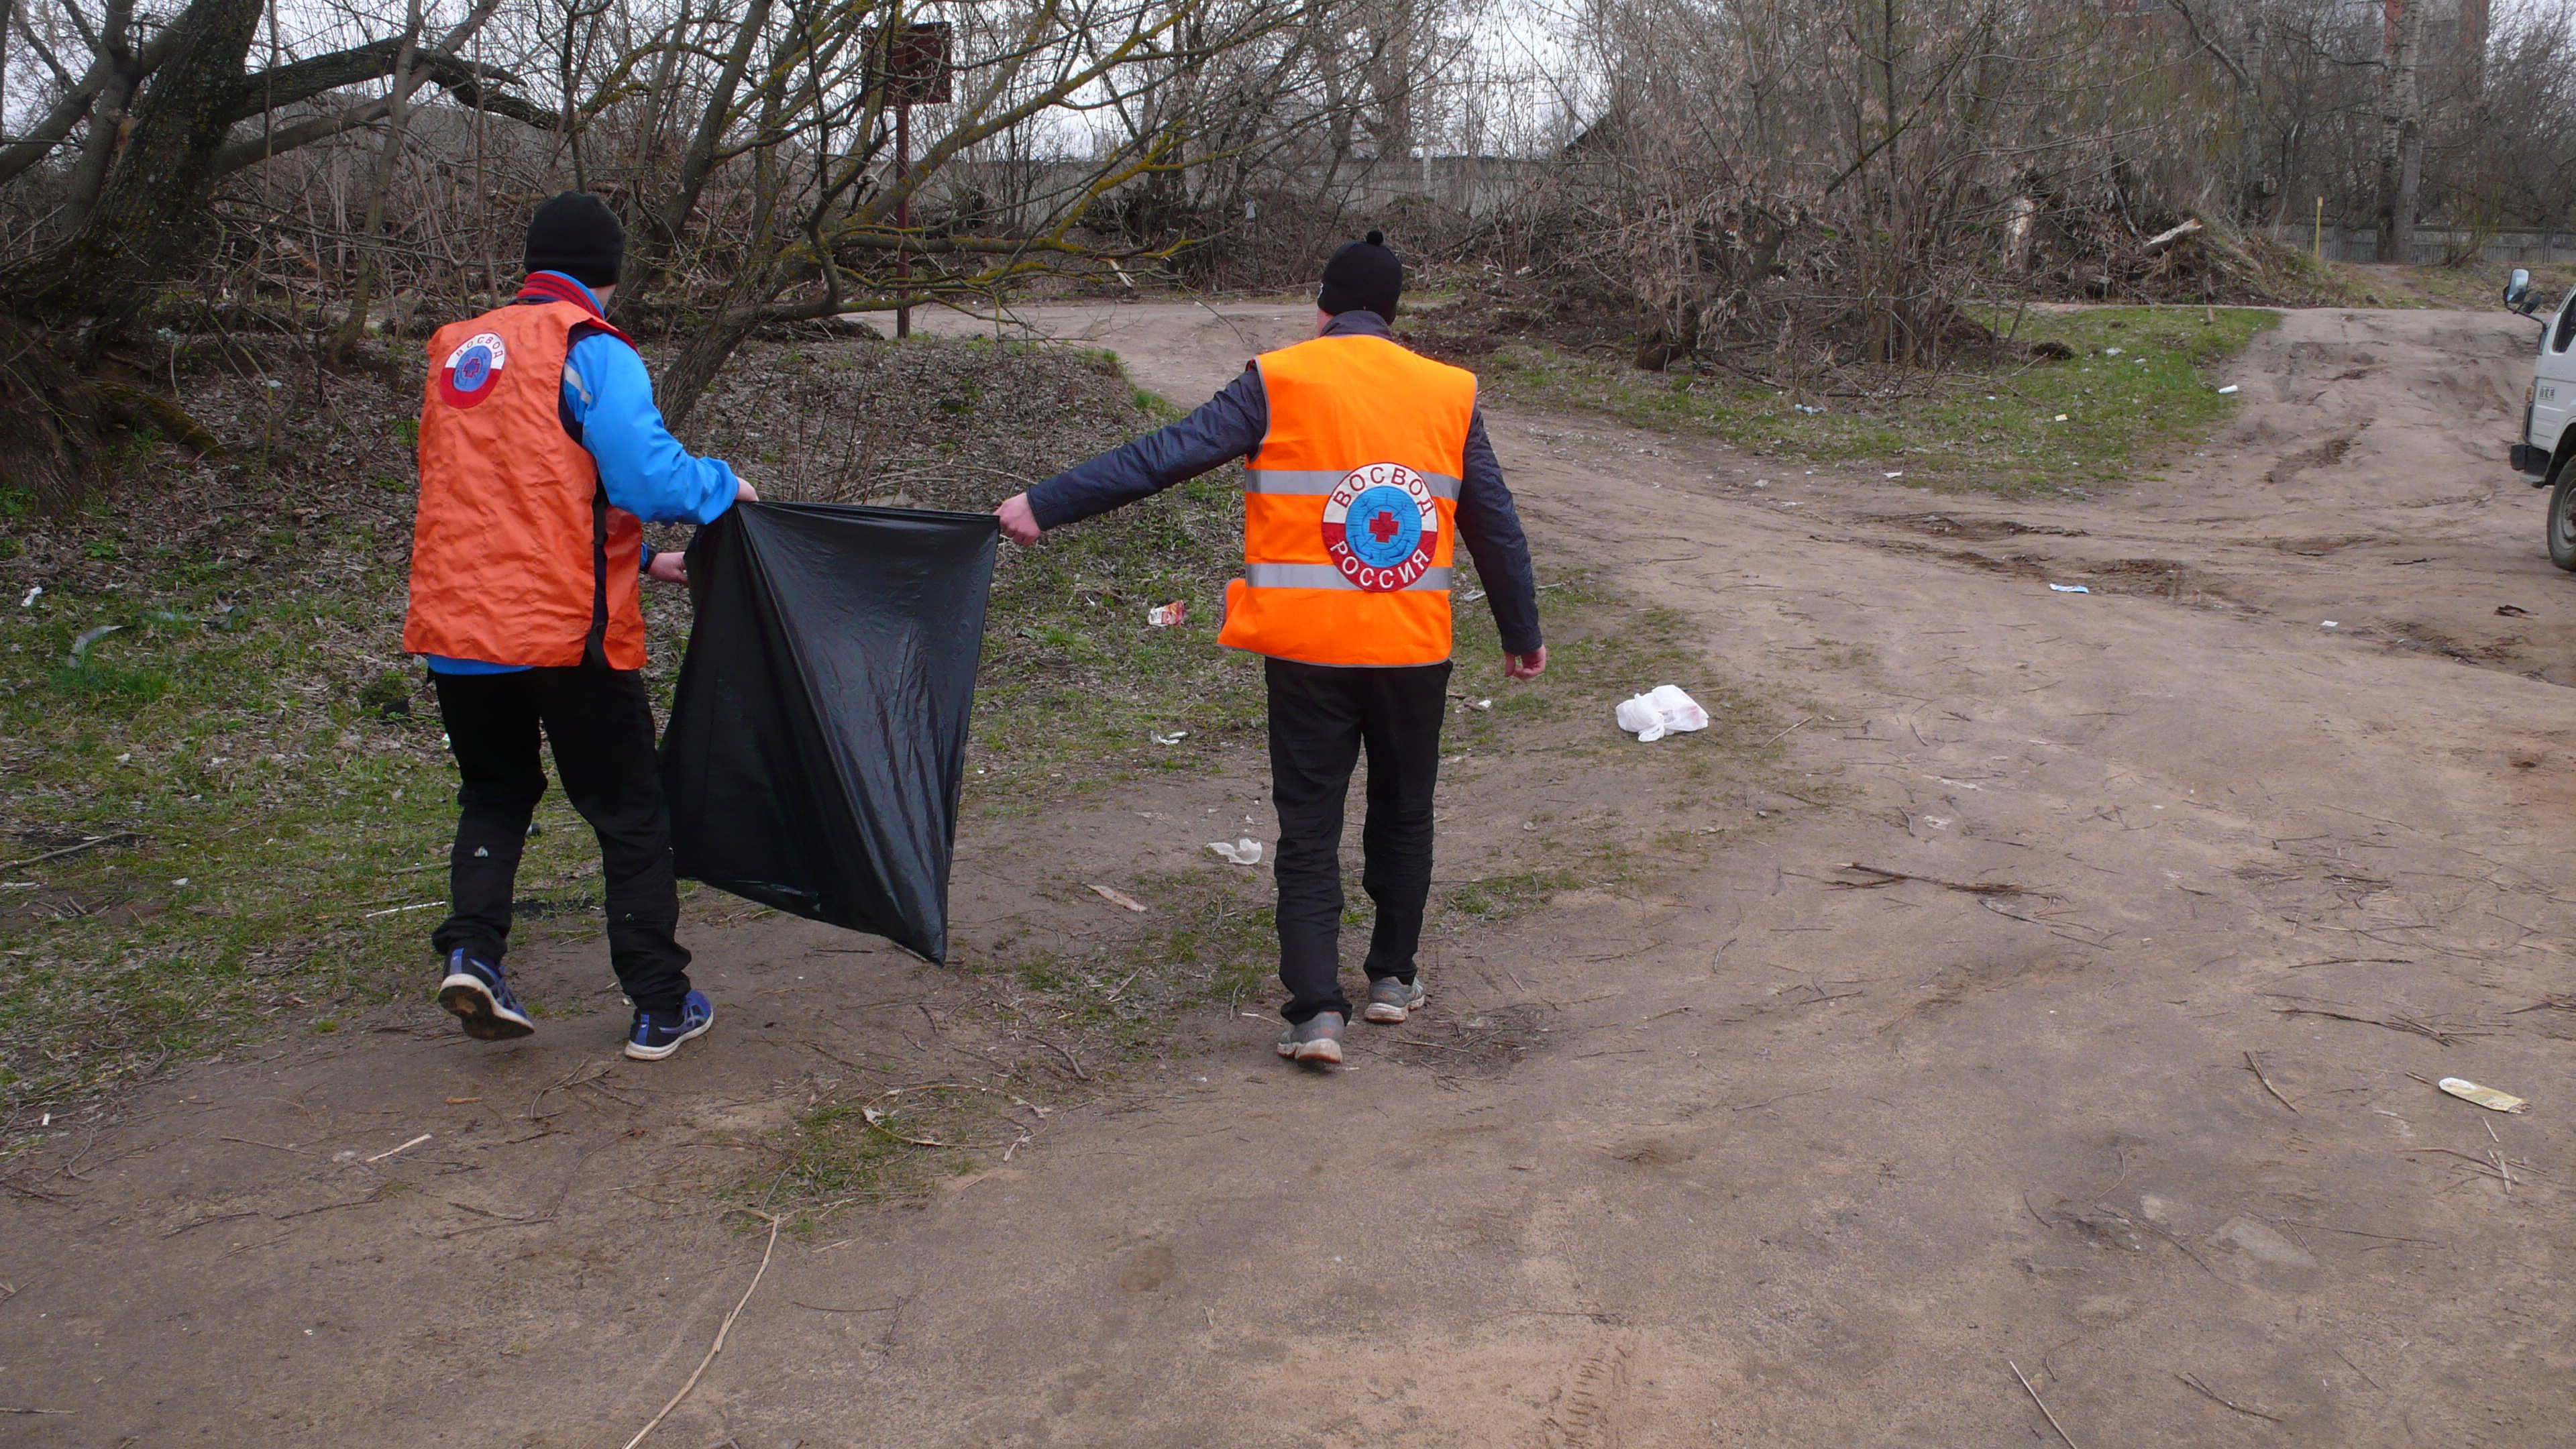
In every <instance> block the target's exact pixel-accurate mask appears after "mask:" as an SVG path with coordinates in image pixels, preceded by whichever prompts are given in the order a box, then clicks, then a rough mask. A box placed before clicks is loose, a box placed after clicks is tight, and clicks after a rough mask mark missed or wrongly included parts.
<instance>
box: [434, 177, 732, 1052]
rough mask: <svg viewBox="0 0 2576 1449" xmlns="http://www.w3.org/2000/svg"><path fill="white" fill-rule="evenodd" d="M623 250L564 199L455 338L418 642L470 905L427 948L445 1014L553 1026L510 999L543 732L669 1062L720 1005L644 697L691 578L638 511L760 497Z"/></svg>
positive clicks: (617, 950)
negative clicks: (505, 299) (433, 699)
mask: <svg viewBox="0 0 2576 1449" xmlns="http://www.w3.org/2000/svg"><path fill="white" fill-rule="evenodd" d="M625 246H626V236H625V231H624V229H623V228H622V227H620V226H619V225H618V221H617V217H616V215H615V214H614V213H613V212H611V211H610V210H609V209H608V207H607V205H606V204H605V203H603V202H602V201H600V200H599V198H597V197H595V196H586V195H582V194H579V193H576V192H565V193H564V194H562V195H560V196H557V197H555V198H554V199H552V200H550V201H548V202H546V203H545V204H544V205H542V206H540V207H538V208H537V213H536V217H535V219H534V220H532V221H531V222H530V223H529V224H528V245H527V269H528V279H527V281H526V283H525V284H524V285H522V286H521V288H520V289H519V295H518V296H517V297H516V298H515V299H513V300H512V301H511V303H510V304H509V305H508V306H505V307H500V308H497V309H495V310H493V311H490V312H486V313H484V314H483V315H482V316H480V317H477V318H474V319H473V320H471V321H467V322H454V323H450V324H449V325H447V326H445V327H442V328H440V329H439V331H438V334H437V335H436V336H435V337H432V338H431V339H430V342H429V387H428V395H427V396H426V397H425V398H424V399H423V401H422V403H421V412H420V511H419V514H418V516H417V519H416V521H415V523H414V525H413V531H412V552H411V607H410V611H409V613H408V614H407V615H406V616H405V618H404V620H403V648H404V649H406V650H408V651H410V652H412V653H415V654H420V655H425V656H427V658H428V662H429V670H430V678H431V680H432V681H433V682H434V683H435V684H436V686H437V689H438V712H439V718H440V719H441V720H442V721H443V722H444V723H445V725H446V727H447V739H448V746H449V748H450V749H451V750H452V751H453V752H454V753H455V756H456V768H457V772H458V774H460V775H461V776H462V777H463V785H462V787H461V788H460V789H459V790H458V791H457V804H458V806H459V807H460V813H459V818H458V821H457V826H456V843H455V845H454V847H453V848H452V849H451V850H450V852H449V855H448V890H449V894H450V896H451V898H452V901H453V909H452V910H451V912H450V913H449V915H448V917H447V919H446V920H445V921H444V922H442V923H441V924H440V925H439V928H438V931H437V933H436V935H435V936H434V937H433V938H432V939H433V940H434V941H435V943H436V945H437V949H438V952H439V954H440V956H441V957H442V958H443V960H444V963H445V974H444V975H443V977H442V978H441V980H440V982H439V987H438V1002H439V1004H440V1005H441V1006H444V1007H446V1008H447V1009H448V1010H449V1011H451V1012H453V1013H455V1014H456V1016H457V1017H458V1018H460V1019H461V1020H462V1021H463V1022H464V1024H465V1031H466V1034H467V1035H469V1036H473V1037H477V1038H480V1039H482V1040H485V1041H503V1040H507V1039H509V1038H512V1037H522V1036H526V1035H528V1034H529V1033H530V1032H532V1031H534V1030H536V1023H534V1022H532V1021H530V1020H529V1019H528V1015H527V1013H526V1012H525V1011H523V1010H521V1009H520V1007H519V1003H518V1000H517V998H516V997H515V996H514V995H513V993H512V992H511V990H510V984H509V980H508V977H507V975H506V974H505V973H504V972H503V970H502V967H501V957H502V953H503V951H504V949H505V948H506V947H507V945H508V942H509V936H510V915H511V898H512V892H513V889H514V887H515V884H516V881H517V877H518V870H519V848H520V845H521V843H522V842H523V841H525V840H526V838H527V836H528V821H529V817H530V815H531V814H532V813H533V812H534V811H535V809H536V805H537V800H538V798H539V797H541V796H543V795H544V794H545V792H546V774H545V766H544V764H543V762H542V761H541V760H540V759H539V757H538V737H539V734H540V732H542V734H543V736H544V739H545V742H546V743H547V744H548V745H550V746H552V748H553V753H554V759H555V772H556V773H557V774H558V775H560V776H562V777H563V787H564V794H565V795H566V796H567V797H568V798H570V799H571V801H572V805H573V808H574V809H576V810H578V811H580V812H581V816H582V818H583V819H584V820H587V821H589V822H590V826H591V829H592V830H593V831H594V832H595V833H597V835H598V836H599V850H600V857H601V863H602V866H603V885H604V894H605V895H606V905H607V914H608V946H609V958H610V961H611V962H612V964H613V965H614V966H615V967H616V970H617V980H618V983H619V985H620V986H622V987H623V988H624V989H625V992H626V997H627V999H628V1000H629V1001H630V1002H632V1003H633V1004H634V1007H635V1019H634V1021H633V1022H632V1023H631V1024H630V1025H629V1027H628V1030H627V1036H626V1054H627V1055H628V1056H630V1057H635V1058H638V1059H640V1060H644V1061H658V1060H660V1059H662V1058H664V1057H667V1056H669V1055H671V1054H672V1053H673V1052H675V1051H678V1050H679V1049H680V1044H681V1043H682V1042H685V1041H688V1040H690V1039H691V1038H693V1037H697V1036H700V1035H703V1034H704V1033H705V1032H706V1030H707V1028H708V1027H710V1026H712V1025H713V1024H714V1022H715V1008H714V1007H713V1006H712V1005H710V1004H709V1003H708V1001H707V998H706V996H705V995H704V994H703V993H701V992H698V991H693V990H691V989H690V987H689V975H688V966H689V953H688V952H687V951H686V950H685V949H683V948H682V947H681V946H680V943H679V942H678V941H677V940H676V939H674V931H675V928H676V927H677V926H678V924H679V919H680V901H679V891H678V885H677V882H676V881H675V880H674V879H673V876H672V868H671V817H670V810H669V808H668V807H667V806H666V805H665V804H664V803H663V799H662V775H661V769H660V765H659V763H658V761H657V760H656V759H655V758H654V751H653V707H652V702H651V700H650V698H649V697H648V696H647V694H646V692H645V688H644V681H643V676H642V673H641V671H642V670H643V667H644V613H643V608H642V606H641V603H640V601H639V593H640V591H639V589H638V588H637V579H638V578H639V577H641V576H642V575H645V574H650V575H651V576H652V577H654V578H656V579H661V580H664V581H665V582H673V583H678V582H685V581H686V579H687V573H686V571H685V569H684V567H683V564H682V560H681V559H680V558H679V557H678V556H676V555H674V554H670V553H662V554H655V553H654V552H652V551H651V550H650V549H647V548H645V547H643V527H642V523H643V521H651V522H655V523H667V522H676V521H680V520H684V519H685V520H688V521H692V522H696V523H712V522H714V521H715V520H716V518H717V517H718V516H719V515H721V514H722V513H723V512H724V511H725V510H726V509H728V508H731V507H732V506H733V505H734V502H735V501H736V500H737V499H743V500H749V499H753V498H756V497H758V496H759V495H757V494H756V493H754V492H753V491H752V488H751V485H750V484H748V483H745V482H742V481H741V480H740V479H737V478H736V477H735V476H734V474H733V470H732V469H731V468H729V467H727V466H726V465H725V464H723V463H720V462H716V461H714V460H712V459H704V458H693V457H691V456H690V455H689V453H688V451H687V450H686V449H683V448H682V447H681V446H680V445H679V443H678V442H677V441H676V440H674V439H673V438H672V437H671V433H670V429H669V428H667V427H665V426H664V425H663V422H662V414H661V412H660V410H659V409H657V408H655V407H654V405H653V381H652V379H651V377H649V376H648V375H647V374H646V373H645V371H644V362H643V359H642V358H640V357H638V356H637V355H636V353H635V346H634V344H633V343H632V342H630V341H628V340H627V337H626V335H625V334H624V333H622V332H620V331H618V330H617V329H616V328H615V327H612V326H610V325H609V324H608V319H607V317H606V315H605V310H606V308H607V305H608V299H609V297H610V295H611V294H612V293H613V292H614V291H615V289H616V282H617V272H618V266H619V264H620V262H621V261H622V259H623V256H624V253H625Z"/></svg>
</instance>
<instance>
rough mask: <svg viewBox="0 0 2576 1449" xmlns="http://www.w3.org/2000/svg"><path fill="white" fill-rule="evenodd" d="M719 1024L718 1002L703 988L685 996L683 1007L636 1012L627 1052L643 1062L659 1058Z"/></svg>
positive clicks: (627, 1041)
mask: <svg viewBox="0 0 2576 1449" xmlns="http://www.w3.org/2000/svg"><path fill="white" fill-rule="evenodd" d="M715 1024H716V1008H715V1003H713V1002H711V1001H709V1000H707V996H706V993H705V992H703V991H692V992H690V993H689V994H688V995H687V996H685V997H683V998H681V1001H680V1009H679V1010H678V1011H676V1012H671V1011H646V1010H644V1009H642V1008H641V1007H638V1008H637V1009H636V1012H635V1030H634V1032H633V1033H632V1034H630V1035H629V1036H628V1037H627V1038H626V1054H627V1055H628V1056H630V1057H633V1058H634V1059H635V1060H637V1061H639V1062H658V1061H660V1060H661V1059H662V1058H664V1057H667V1056H669V1055H670V1054H671V1053H673V1052H675V1051H678V1050H679V1049H680V1043H682V1042H684V1041H687V1040H689V1039H690V1038H691V1037H700V1036H705V1035H706V1034H707V1028H708V1027H711V1026H713V1025H715Z"/></svg>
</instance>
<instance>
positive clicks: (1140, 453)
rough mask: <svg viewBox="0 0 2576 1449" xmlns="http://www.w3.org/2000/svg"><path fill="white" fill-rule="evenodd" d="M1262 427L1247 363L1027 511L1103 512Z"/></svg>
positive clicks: (1065, 516)
mask: <svg viewBox="0 0 2576 1449" xmlns="http://www.w3.org/2000/svg"><path fill="white" fill-rule="evenodd" d="M1269 431H1270V398H1269V396H1268V394H1266V393H1264V392H1263V391H1262V390H1261V373H1260V372H1259V370H1257V369H1255V368H1250V367H1247V368H1245V369H1244V370H1243V372H1242V374H1241V375H1240V376H1238V377H1236V378H1235V380H1234V381H1232V382H1230V383H1227V384H1226V385H1225V390H1224V391H1223V392H1220V393H1218V394H1217V395H1216V396H1214V397H1212V398H1209V399H1208V400H1207V401H1206V402H1204V403H1202V404H1200V405H1199V407H1198V409H1197V411H1195V412H1192V413H1191V414H1190V415H1189V416H1188V417H1185V418H1183V419H1181V420H1180V421H1179V422H1177V423H1174V424H1172V425H1171V426H1170V427H1168V428H1160V429H1157V430H1156V431H1154V432H1150V433H1147V434H1146V435H1145V436H1143V437H1141V438H1138V439H1137V440H1136V441H1134V442H1132V443H1129V444H1128V445H1127V446H1125V447H1123V448H1116V449H1112V450H1111V451H1109V452H1106V453H1103V454H1101V455H1100V456H1099V457H1097V458H1094V459H1092V460H1091V461H1090V462H1088V463H1084V464H1081V465H1079V466H1077V467H1073V468H1068V469H1066V470H1065V471H1063V472H1061V473H1058V474H1056V475H1055V476H1054V477H1052V478H1049V479H1048V480H1046V481H1045V482H1044V483H1041V484H1039V485H1038V486H1036V487H1035V488H1032V489H1030V490H1029V511H1030V512H1031V513H1033V514H1035V515H1036V516H1037V520H1038V527H1040V528H1057V527H1061V526H1062V525H1064V524H1068V523H1075V522H1079V521H1080V520H1082V519H1085V518H1089V517H1091V516H1092V515H1093V514H1096V513H1107V512H1108V511H1109V510H1111V509H1113V508H1118V507H1122V506H1124V505H1126V504H1129V503H1133V502H1135V501H1136V500H1137V499H1139V498H1147V497H1151V496H1152V495H1154V494H1156V493H1160V492H1162V491H1163V490H1164V489H1166V488H1169V487H1171V486H1172V485H1173V484H1175V483H1186V482H1188V481H1189V480H1190V479H1192V478H1196V477H1197V476H1199V475H1200V474H1202V473H1206V472H1211V471H1213V470H1215V469H1218V468H1222V467H1224V466H1225V465H1226V464H1228V463H1231V462H1233V461H1234V460H1235V459H1237V458H1241V457H1244V456H1247V455H1248V454H1250V453H1251V452H1252V451H1253V450H1254V449H1256V448H1258V447H1260V446H1261V439H1262V437H1263V435H1265V434H1267V433H1268V432H1269ZM1504 505H1505V508H1506V511H1508V509H1509V506H1510V498H1509V496H1508V495H1506V497H1505V499H1504ZM1514 528H1515V530H1517V528H1518V525H1517V524H1516V525H1514ZM1514 536H1515V537H1517V536H1518V534H1517V531H1516V532H1515V534H1514Z"/></svg>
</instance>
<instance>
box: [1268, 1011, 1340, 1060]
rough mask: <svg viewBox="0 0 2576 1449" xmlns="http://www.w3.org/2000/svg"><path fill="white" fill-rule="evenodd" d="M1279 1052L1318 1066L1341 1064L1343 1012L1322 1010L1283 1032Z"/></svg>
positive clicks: (1280, 1036) (1284, 1055) (1280, 1037)
mask: <svg viewBox="0 0 2576 1449" xmlns="http://www.w3.org/2000/svg"><path fill="white" fill-rule="evenodd" d="M1279 1055H1281V1056H1283V1057H1287V1058H1289V1059H1291V1060H1293V1061H1297V1062H1303V1063H1312V1064H1314V1065H1317V1066H1328V1067H1337V1066H1340V1065H1341V1064H1342V1014H1341V1013H1340V1012H1338V1011H1319V1012H1316V1013H1315V1014H1314V1015H1313V1016H1310V1017H1308V1018H1306V1019H1305V1020H1304V1021H1302V1022H1299V1023H1297V1024H1296V1025H1294V1026H1292V1027H1290V1028H1288V1029H1287V1030H1286V1031H1284V1032H1282V1033H1280V1035H1279Z"/></svg>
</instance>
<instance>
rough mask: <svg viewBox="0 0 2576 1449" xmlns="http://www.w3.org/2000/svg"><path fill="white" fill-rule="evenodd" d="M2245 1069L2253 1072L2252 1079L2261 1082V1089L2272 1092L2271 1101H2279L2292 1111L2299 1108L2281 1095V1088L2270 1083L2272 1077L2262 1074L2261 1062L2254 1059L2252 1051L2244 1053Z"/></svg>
mask: <svg viewBox="0 0 2576 1449" xmlns="http://www.w3.org/2000/svg"><path fill="white" fill-rule="evenodd" d="M2245 1070H2247V1071H2249V1072H2252V1073H2253V1074H2254V1080H2256V1081H2258V1082H2261V1083H2262V1084H2263V1090H2264V1091H2267V1092H2269V1093H2271V1094H2272V1100H2273V1101H2275V1102H2278V1103H2280V1104H2281V1105H2282V1106H2284V1107H2287V1108H2289V1109H2290V1110H2291V1111H2293V1112H2296V1111H2298V1110H2299V1106H2298V1104H2297V1103H2296V1102H2293V1101H2291V1100H2290V1099H2289V1098H2287V1097H2284V1096H2282V1095H2281V1089H2280V1088H2278V1087H2276V1086H2273V1085H2272V1079H2271V1078H2270V1077H2267V1076H2265V1075H2263V1067H2262V1064H2261V1063H2259V1062H2257V1061H2255V1060H2254V1054H2253V1053H2252V1052H2247V1053H2246V1054H2245Z"/></svg>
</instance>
